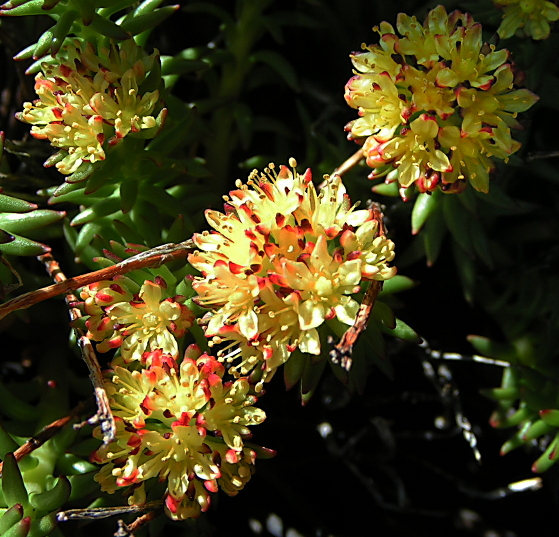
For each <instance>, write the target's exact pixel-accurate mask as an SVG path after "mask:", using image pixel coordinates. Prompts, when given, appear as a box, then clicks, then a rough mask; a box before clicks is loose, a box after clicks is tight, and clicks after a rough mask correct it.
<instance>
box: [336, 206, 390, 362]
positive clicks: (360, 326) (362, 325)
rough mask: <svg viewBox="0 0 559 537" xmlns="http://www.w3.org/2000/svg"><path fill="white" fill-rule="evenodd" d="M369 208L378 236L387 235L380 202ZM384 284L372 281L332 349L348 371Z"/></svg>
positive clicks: (337, 359)
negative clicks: (353, 319)
mask: <svg viewBox="0 0 559 537" xmlns="http://www.w3.org/2000/svg"><path fill="white" fill-rule="evenodd" d="M369 208H370V209H371V210H372V211H373V219H374V220H376V221H377V222H378V229H377V233H376V234H377V236H379V235H386V228H385V227H384V215H383V214H382V211H381V207H380V205H379V204H378V203H373V202H371V203H369ZM382 285H383V282H382V281H377V280H372V281H371V283H370V284H369V288H368V289H367V291H366V292H365V296H364V297H363V301H362V302H361V304H360V306H359V310H357V315H356V316H355V322H354V323H353V326H350V327H349V328H348V329H347V330H346V331H345V332H344V335H343V336H342V337H341V339H340V342H339V343H338V344H337V345H334V348H333V349H332V350H331V351H330V359H331V360H332V362H333V363H335V364H338V363H339V364H340V365H341V366H342V367H343V368H344V369H345V370H346V371H349V370H350V368H351V362H352V357H351V356H352V354H353V347H354V346H355V344H356V343H357V340H358V339H359V336H360V335H361V334H362V333H363V332H364V331H365V329H366V328H367V324H368V323H369V317H370V316H371V312H372V311H373V308H374V306H375V302H376V300H377V297H378V295H379V293H380V292H381V290H382ZM328 343H330V344H333V343H334V340H333V338H332V337H329V338H328Z"/></svg>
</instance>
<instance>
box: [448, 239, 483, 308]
mask: <svg viewBox="0 0 559 537" xmlns="http://www.w3.org/2000/svg"><path fill="white" fill-rule="evenodd" d="M452 253H453V255H454V265H455V266H456V269H457V272H458V276H459V277H460V282H461V284H462V292H463V293H464V298H465V299H466V300H467V301H468V302H469V303H470V304H472V303H473V301H474V291H475V288H476V282H477V274H476V264H475V262H474V260H473V259H472V258H471V257H470V256H469V255H468V254H467V253H466V252H465V251H464V250H462V248H461V247H460V246H459V245H458V244H456V243H453V245H452Z"/></svg>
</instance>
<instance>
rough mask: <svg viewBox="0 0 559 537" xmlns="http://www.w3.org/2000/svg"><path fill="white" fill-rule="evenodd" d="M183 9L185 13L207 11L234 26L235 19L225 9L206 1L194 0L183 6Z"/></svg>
mask: <svg viewBox="0 0 559 537" xmlns="http://www.w3.org/2000/svg"><path fill="white" fill-rule="evenodd" d="M184 11H185V12H186V13H208V14H209V15H213V16H214V17H217V18H218V19H220V20H221V21H222V22H223V23H224V24H227V25H230V26H235V21H234V20H233V18H232V17H231V15H229V13H227V11H225V10H224V9H221V8H220V7H217V6H216V5H214V4H210V3H208V2H194V3H193V4H189V5H187V6H185V7H184Z"/></svg>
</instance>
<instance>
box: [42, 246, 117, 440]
mask: <svg viewBox="0 0 559 537" xmlns="http://www.w3.org/2000/svg"><path fill="white" fill-rule="evenodd" d="M37 259H39V261H42V262H43V263H44V264H45V267H46V270H47V273H48V274H49V276H50V277H51V278H52V279H53V280H54V281H55V282H57V284H61V283H64V282H65V281H67V279H66V276H65V275H64V273H63V272H62V270H61V269H60V265H59V264H58V262H57V261H56V260H55V259H54V258H53V256H52V254H45V255H41V256H39V257H38V258H37ZM65 300H66V304H68V313H69V315H70V321H72V322H74V321H76V320H77V319H79V318H80V317H81V316H82V314H81V312H80V310H79V309H77V308H75V307H71V304H73V303H76V302H77V301H78V299H77V298H76V296H75V295H73V294H72V293H66V296H65ZM74 331H75V333H76V336H77V338H78V346H79V348H80V350H81V354H82V358H83V360H84V362H85V363H86V365H87V369H88V370H89V379H90V380H91V384H92V385H93V391H94V394H95V400H96V402H97V412H96V413H95V415H94V416H93V417H92V418H90V419H89V420H87V423H89V424H90V425H96V424H97V423H99V424H100V425H101V431H102V432H103V443H104V444H108V443H110V442H112V441H113V440H114V438H115V436H116V425H115V420H114V418H113V414H112V412H111V408H110V405H109V399H108V398H107V393H106V392H105V388H104V386H103V374H102V373H101V367H100V365H99V361H98V360H97V356H96V354H95V351H94V350H93V345H92V344H91V341H90V339H89V338H88V337H87V336H86V335H85V333H84V331H83V330H81V329H80V328H76V327H74Z"/></svg>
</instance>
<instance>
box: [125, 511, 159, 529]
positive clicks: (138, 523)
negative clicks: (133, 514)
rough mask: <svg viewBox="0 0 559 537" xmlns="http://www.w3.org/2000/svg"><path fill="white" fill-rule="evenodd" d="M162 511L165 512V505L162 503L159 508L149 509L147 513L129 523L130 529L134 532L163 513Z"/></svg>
mask: <svg viewBox="0 0 559 537" xmlns="http://www.w3.org/2000/svg"><path fill="white" fill-rule="evenodd" d="M161 513H163V505H160V506H159V507H158V508H156V509H153V510H152V511H149V512H148V513H146V514H145V515H142V516H139V517H138V518H137V519H136V520H134V521H132V522H131V523H130V524H128V531H129V532H130V533H131V534H133V533H134V532H135V531H138V530H139V529H140V528H141V527H142V526H145V525H146V524H147V523H148V522H151V521H152V520H153V519H154V518H157V517H158V516H159V515H161Z"/></svg>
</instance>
